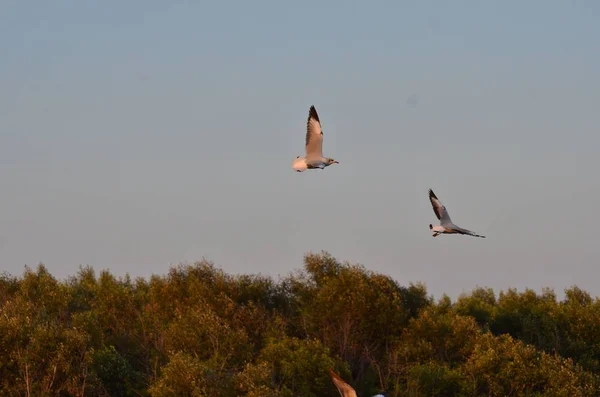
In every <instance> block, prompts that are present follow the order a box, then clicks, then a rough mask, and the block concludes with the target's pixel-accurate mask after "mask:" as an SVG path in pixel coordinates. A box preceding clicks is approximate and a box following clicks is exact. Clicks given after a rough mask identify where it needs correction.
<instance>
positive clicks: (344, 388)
mask: <svg viewBox="0 0 600 397" xmlns="http://www.w3.org/2000/svg"><path fill="white" fill-rule="evenodd" d="M329 377H330V378H331V381H332V382H333V384H334V385H335V387H337V389H338V391H339V392H340V396H342V397H357V396H356V391H354V389H353V388H352V387H351V386H350V385H349V384H347V383H346V382H344V381H343V380H342V378H340V377H339V376H338V374H336V373H335V372H333V370H331V369H330V370H329Z"/></svg>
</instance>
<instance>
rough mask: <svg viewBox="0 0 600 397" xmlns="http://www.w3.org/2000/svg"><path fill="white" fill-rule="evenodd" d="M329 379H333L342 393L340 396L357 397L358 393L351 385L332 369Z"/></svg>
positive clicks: (376, 396) (378, 396)
mask: <svg viewBox="0 0 600 397" xmlns="http://www.w3.org/2000/svg"><path fill="white" fill-rule="evenodd" d="M329 377H330V378H331V381H332V382H333V384H334V385H335V387H337V389H338V391H339V392H340V396H342V397H357V395H356V391H355V390H354V389H353V388H352V386H350V385H349V384H347V383H346V382H344V381H343V380H342V378H340V377H339V375H338V374H336V373H335V372H333V370H331V369H330V370H329ZM373 397H385V396H384V395H383V394H377V395H375V396H373Z"/></svg>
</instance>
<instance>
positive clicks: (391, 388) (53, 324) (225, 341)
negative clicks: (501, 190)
mask: <svg viewBox="0 0 600 397" xmlns="http://www.w3.org/2000/svg"><path fill="white" fill-rule="evenodd" d="M329 368H332V369H334V370H335V371H336V372H337V373H339V374H340V375H341V376H342V378H344V379H345V380H346V381H348V383H350V384H352V385H353V386H354V388H355V389H356V390H357V392H358V394H359V396H372V395H374V394H376V393H378V392H382V391H385V392H386V395H387V396H569V397H570V396H598V395H600V382H599V375H598V374H600V302H599V301H598V300H597V299H592V298H591V297H590V295H589V294H588V293H586V292H584V291H582V290H580V289H578V288H576V287H574V288H571V289H569V290H567V291H566V297H565V299H564V300H562V301H558V300H557V298H556V296H555V295H554V293H553V292H552V291H549V290H547V291H544V292H543V293H542V294H536V293H535V292H534V291H530V290H526V291H524V292H517V291H515V290H509V291H506V292H501V293H500V294H499V295H498V296H496V294H494V292H493V291H492V290H490V289H476V290H474V291H473V292H472V293H471V294H469V295H465V296H461V297H460V298H459V299H457V301H456V302H452V301H451V300H450V299H449V298H448V297H443V298H442V299H440V300H439V301H437V302H434V301H433V299H432V298H431V297H430V296H428V294H427V291H426V289H425V288H424V287H423V286H422V285H418V284H417V285H409V286H401V285H399V284H398V283H397V282H396V281H394V280H393V279H391V278H390V277H388V276H385V275H383V274H378V273H373V272H371V271H368V270H366V269H365V268H364V267H362V266H360V265H351V264H342V263H340V262H338V261H337V260H336V259H335V258H332V257H331V256H329V255H328V254H327V253H322V254H318V255H314V254H309V255H307V256H306V257H305V266H304V269H303V270H302V271H298V272H296V273H294V274H292V275H290V276H287V277H285V278H282V279H280V280H273V279H272V278H268V277H263V276H259V275H236V276H233V275H228V274H226V273H224V272H223V271H221V270H219V269H217V268H215V267H214V266H213V265H212V264H210V263H206V262H200V263H196V264H194V265H190V266H188V265H186V266H183V265H181V266H177V267H174V268H171V269H170V271H169V273H168V274H167V275H166V276H153V277H151V278H150V279H149V280H146V279H141V278H140V279H135V280H131V279H130V278H129V277H124V278H116V277H115V276H113V275H112V274H110V273H109V272H107V271H103V272H101V273H100V274H99V275H96V274H95V272H94V270H93V269H91V268H89V267H86V268H82V269H80V271H79V273H78V274H77V275H76V276H74V277H72V278H70V279H67V280H64V281H58V280H56V279H55V278H54V277H52V275H50V274H49V273H48V271H47V270H46V268H45V267H44V266H42V265H40V266H38V268H37V269H36V270H35V271H34V270H31V269H26V270H25V272H24V274H23V275H22V276H21V277H13V276H9V275H4V276H3V277H1V278H0V380H1V382H0V395H2V396H157V397H158V396H161V397H162V396H206V397H237V396H245V397H269V396H280V397H284V396H285V397H288V396H290V397H291V396H305V397H313V396H314V397H326V396H329V397H337V396H338V392H337V390H336V389H335V387H334V386H333V385H332V384H331V381H330V380H329V378H328V373H327V370H328V369H329Z"/></svg>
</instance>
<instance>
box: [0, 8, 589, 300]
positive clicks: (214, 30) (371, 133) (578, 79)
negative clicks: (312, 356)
mask: <svg viewBox="0 0 600 397" xmlns="http://www.w3.org/2000/svg"><path fill="white" fill-rule="evenodd" d="M0 22H1V23H0V53H1V54H2V61H1V62H0V186H1V190H0V192H1V193H0V271H4V272H8V273H10V274H13V275H21V274H22V273H23V271H24V266H25V265H28V266H30V267H34V268H35V266H36V265H37V264H38V263H43V264H44V265H45V266H46V267H47V268H48V269H49V270H50V272H51V273H52V274H53V275H55V276H56V277H58V278H61V279H64V278H66V277H68V276H71V275H75V274H76V273H77V271H78V269H79V266H82V265H83V266H85V265H91V266H93V267H94V268H95V269H96V270H97V271H100V270H102V269H108V270H110V271H111V272H113V273H114V274H117V275H125V274H126V273H129V274H130V275H131V276H132V277H138V276H140V277H149V276H150V275H152V274H166V273H167V272H168V270H169V267H170V266H172V265H176V264H178V263H194V262H195V261H199V260H202V259H206V260H209V261H211V262H213V263H214V264H215V265H216V266H217V267H220V268H222V269H223V270H225V271H226V272H229V273H234V274H238V273H260V274H263V275H268V276H273V277H276V278H277V277H278V276H282V277H285V276H286V275H288V274H289V273H290V272H292V271H294V270H296V269H299V268H301V267H302V264H303V256H304V255H305V254H306V253H308V252H314V253H318V252H320V251H322V250H324V251H327V252H329V253H330V254H331V255H333V256H335V257H336V258H337V259H339V260H340V261H348V262H350V263H360V264H363V265H364V266H365V267H366V268H367V269H369V270H372V271H375V272H379V273H384V274H387V275H389V276H391V277H393V278H394V279H395V280H397V281H398V282H399V283H400V284H402V285H408V284H409V283H411V282H412V283H416V282H422V283H424V284H425V285H426V286H427V289H428V291H429V293H431V294H432V295H434V296H435V297H436V298H439V297H441V295H442V294H443V293H446V294H448V295H449V296H451V297H453V298H454V297H456V296H458V295H459V294H460V293H463V292H465V293H468V292H469V291H471V290H472V289H473V288H475V287H491V288H494V290H496V291H497V292H498V291H500V290H506V289H507V288H517V289H518V290H523V289H524V288H532V289H534V290H536V291H541V289H542V288H544V287H549V288H552V289H554V290H555V291H556V293H557V294H558V295H559V297H560V296H561V295H562V293H563V291H564V289H565V288H568V287H570V286H573V285H577V286H579V287H580V288H583V289H585V290H587V291H589V292H590V293H591V294H592V295H594V296H596V295H600V285H599V284H598V283H597V280H598V278H599V277H600V243H599V242H598V236H596V229H597V228H598V226H597V225H595V222H596V217H595V216H594V215H595V214H594V213H593V211H592V210H593V208H595V207H596V206H597V205H598V204H599V203H600V178H599V176H598V156H599V153H600V134H599V132H600V121H599V120H600V113H599V107H598V106H599V104H600V73H598V72H599V71H600V4H598V3H597V2H594V1H592V0H587V1H585V0H581V1H558V0H556V1H553V0H545V1H542V0H539V1H529V2H520V1H505V2H492V1H490V2H474V1H455V2H431V1H430V2H428V1H423V2H416V1H399V2H392V1H380V2H370V3H367V2H358V1H354V2H342V1H331V2H317V1H304V2H301V3H298V2H296V3H292V2H281V1H255V2H241V1H240V2H225V1H223V2H203V1H198V2H191V1H172V2H165V1H158V0H145V1H141V0H139V1H128V2H122V1H114V0H107V1H103V2H99V1H80V2H72V1H64V0H56V1H53V2H45V3H36V4H35V5H34V4H33V3H31V2H23V1H13V0H8V1H4V2H2V5H0ZM310 105H314V106H315V107H316V108H317V111H318V113H319V116H320V119H321V123H322V129H323V132H324V145H323V150H324V155H325V156H327V157H332V158H334V159H336V160H338V161H339V162H340V164H335V165H333V166H331V167H328V168H327V169H325V170H323V171H320V170H317V171H307V172H304V173H296V172H294V171H293V170H292V168H291V166H292V161H293V159H294V158H295V157H296V156H298V155H303V154H304V138H305V133H306V118H307V115H308V109H309V107H310ZM429 188H432V189H433V190H434V191H435V193H436V194H437V196H438V197H439V198H440V200H441V201H442V202H443V203H444V204H445V205H446V207H447V208H448V211H449V213H450V215H451V216H452V220H453V221H454V222H455V223H457V224H458V225H459V226H462V227H464V228H467V229H470V230H473V231H474V232H476V233H479V234H484V235H486V236H487V238H486V239H478V238H472V237H466V236H455V235H450V236H439V237H437V238H432V236H431V233H430V231H429V224H430V223H435V222H436V221H437V219H436V218H435V215H434V213H433V211H432V209H431V206H430V203H429V200H428V197H427V191H428V189H429Z"/></svg>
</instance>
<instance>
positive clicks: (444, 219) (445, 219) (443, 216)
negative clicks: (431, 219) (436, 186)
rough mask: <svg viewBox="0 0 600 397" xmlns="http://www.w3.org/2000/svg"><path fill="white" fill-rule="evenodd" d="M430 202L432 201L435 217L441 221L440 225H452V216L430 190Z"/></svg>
mask: <svg viewBox="0 0 600 397" xmlns="http://www.w3.org/2000/svg"><path fill="white" fill-rule="evenodd" d="M429 201H431V206H432V207H433V212H435V216H437V218H438V219H439V220H440V224H441V225H442V226H443V225H444V224H450V223H452V220H451V219H450V215H449V214H448V210H446V207H445V206H444V205H443V204H442V202H441V201H440V200H439V199H438V198H437V196H436V195H435V193H434V192H433V190H431V189H429Z"/></svg>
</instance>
